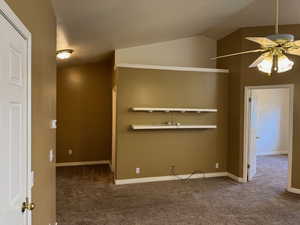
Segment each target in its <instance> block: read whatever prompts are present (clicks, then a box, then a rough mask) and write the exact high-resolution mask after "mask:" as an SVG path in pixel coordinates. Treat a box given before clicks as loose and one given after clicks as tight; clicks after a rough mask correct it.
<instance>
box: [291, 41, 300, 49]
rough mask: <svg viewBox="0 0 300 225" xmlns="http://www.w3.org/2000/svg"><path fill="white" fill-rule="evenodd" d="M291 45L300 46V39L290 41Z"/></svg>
mask: <svg viewBox="0 0 300 225" xmlns="http://www.w3.org/2000/svg"><path fill="white" fill-rule="evenodd" d="M290 46H292V47H296V48H300V40H298V41H293V42H290Z"/></svg>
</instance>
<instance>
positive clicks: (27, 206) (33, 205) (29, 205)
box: [22, 198, 35, 213]
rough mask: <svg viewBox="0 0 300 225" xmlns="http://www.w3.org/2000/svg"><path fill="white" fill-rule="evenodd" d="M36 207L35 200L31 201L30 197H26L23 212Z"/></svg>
mask: <svg viewBox="0 0 300 225" xmlns="http://www.w3.org/2000/svg"><path fill="white" fill-rule="evenodd" d="M34 209H35V204H34V203H33V202H31V203H30V202H29V199H28V198H26V201H25V202H23V204H22V213H24V212H25V211H26V210H28V211H32V210H34Z"/></svg>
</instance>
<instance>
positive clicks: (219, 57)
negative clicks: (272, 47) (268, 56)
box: [211, 49, 266, 59]
mask: <svg viewBox="0 0 300 225" xmlns="http://www.w3.org/2000/svg"><path fill="white" fill-rule="evenodd" d="M264 51H266V50H264V49H256V50H250V51H245V52H238V53H233V54H229V55H222V56H218V57H215V58H211V59H221V58H226V57H230V56H236V55H243V54H248V53H255V52H264Z"/></svg>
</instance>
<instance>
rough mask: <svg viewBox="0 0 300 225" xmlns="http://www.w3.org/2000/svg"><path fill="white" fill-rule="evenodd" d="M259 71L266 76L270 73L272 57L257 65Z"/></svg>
mask: <svg viewBox="0 0 300 225" xmlns="http://www.w3.org/2000/svg"><path fill="white" fill-rule="evenodd" d="M257 68H258V70H259V71H261V72H263V73H267V74H271V73H272V68H273V57H266V58H265V59H264V60H263V61H262V62H261V63H259V64H258V65H257Z"/></svg>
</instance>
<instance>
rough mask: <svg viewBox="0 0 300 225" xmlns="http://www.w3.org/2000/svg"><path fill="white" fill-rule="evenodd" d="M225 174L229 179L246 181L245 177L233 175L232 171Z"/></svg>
mask: <svg viewBox="0 0 300 225" xmlns="http://www.w3.org/2000/svg"><path fill="white" fill-rule="evenodd" d="M227 176H228V177H229V178H230V179H232V180H234V181H236V182H239V183H247V180H245V179H244V178H242V177H238V176H236V175H234V174H232V173H228V174H227Z"/></svg>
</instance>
